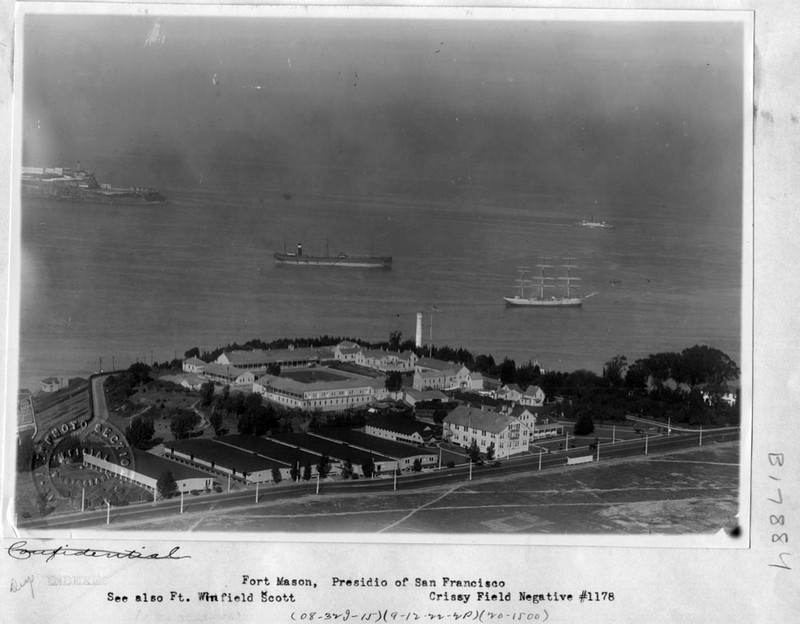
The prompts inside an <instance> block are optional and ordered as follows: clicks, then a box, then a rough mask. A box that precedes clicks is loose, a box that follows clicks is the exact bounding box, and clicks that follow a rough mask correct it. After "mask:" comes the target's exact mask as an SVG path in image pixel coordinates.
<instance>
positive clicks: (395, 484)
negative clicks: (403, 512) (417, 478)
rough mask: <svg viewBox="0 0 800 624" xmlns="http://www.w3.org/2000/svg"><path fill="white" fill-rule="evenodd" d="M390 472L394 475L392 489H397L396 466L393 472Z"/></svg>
mask: <svg viewBox="0 0 800 624" xmlns="http://www.w3.org/2000/svg"><path fill="white" fill-rule="evenodd" d="M392 474H393V475H394V488H393V489H394V490H395V491H397V468H395V469H394V472H393V473H392Z"/></svg>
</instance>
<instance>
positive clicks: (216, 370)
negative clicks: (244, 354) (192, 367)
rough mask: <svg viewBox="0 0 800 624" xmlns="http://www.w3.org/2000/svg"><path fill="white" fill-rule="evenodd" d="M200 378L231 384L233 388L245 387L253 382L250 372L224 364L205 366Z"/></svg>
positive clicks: (251, 372)
mask: <svg viewBox="0 0 800 624" xmlns="http://www.w3.org/2000/svg"><path fill="white" fill-rule="evenodd" d="M200 376H201V377H202V378H203V379H209V380H211V381H214V382H216V383H221V384H231V385H234V386H247V385H250V384H252V383H253V382H254V381H255V375H254V374H253V371H251V370H244V369H241V368H237V367H235V366H230V365H226V364H216V363H213V362H212V363H211V364H206V365H205V366H204V367H203V370H202V372H201V373H200Z"/></svg>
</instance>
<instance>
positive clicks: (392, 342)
mask: <svg viewBox="0 0 800 624" xmlns="http://www.w3.org/2000/svg"><path fill="white" fill-rule="evenodd" d="M402 340H403V332H401V331H399V330H395V331H393V332H391V333H390V334H389V348H390V349H391V350H392V351H399V350H400V343H401V342H402Z"/></svg>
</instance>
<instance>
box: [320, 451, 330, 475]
mask: <svg viewBox="0 0 800 624" xmlns="http://www.w3.org/2000/svg"><path fill="white" fill-rule="evenodd" d="M330 470H331V458H330V457H328V456H327V455H323V456H322V457H320V458H319V461H318V462H317V474H319V477H320V479H324V478H325V477H326V476H328V473H329V472H330Z"/></svg>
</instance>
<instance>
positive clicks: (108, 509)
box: [106, 499, 111, 524]
mask: <svg viewBox="0 0 800 624" xmlns="http://www.w3.org/2000/svg"><path fill="white" fill-rule="evenodd" d="M106 524H111V503H109V502H108V499H106Z"/></svg>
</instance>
